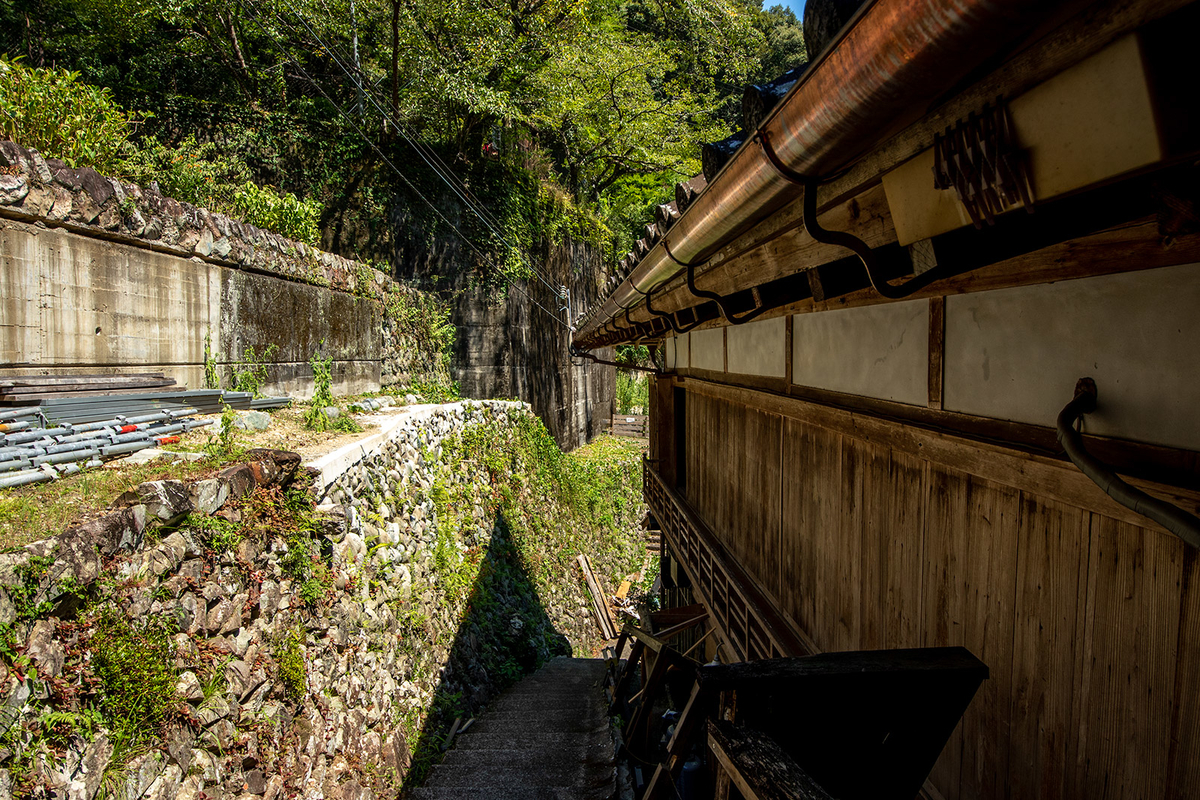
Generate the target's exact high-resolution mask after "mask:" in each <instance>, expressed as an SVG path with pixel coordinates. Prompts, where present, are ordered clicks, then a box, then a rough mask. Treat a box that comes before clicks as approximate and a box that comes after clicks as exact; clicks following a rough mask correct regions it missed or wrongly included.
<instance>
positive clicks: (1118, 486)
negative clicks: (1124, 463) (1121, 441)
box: [1058, 378, 1200, 548]
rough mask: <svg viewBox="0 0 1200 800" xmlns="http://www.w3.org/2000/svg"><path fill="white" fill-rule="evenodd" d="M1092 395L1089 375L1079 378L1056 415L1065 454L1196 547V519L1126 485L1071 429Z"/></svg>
mask: <svg viewBox="0 0 1200 800" xmlns="http://www.w3.org/2000/svg"><path fill="white" fill-rule="evenodd" d="M1096 397H1097V391H1096V382H1095V381H1094V380H1092V379H1091V378H1080V379H1079V381H1078V382H1077V383H1076V384H1075V397H1074V399H1072V400H1071V402H1069V403H1067V405H1066V407H1065V408H1063V410H1062V411H1061V412H1060V413H1059V415H1058V443H1059V444H1061V445H1062V447H1063V450H1065V451H1066V452H1067V457H1068V458H1070V459H1071V461H1072V462H1073V463H1074V464H1075V466H1077V467H1079V469H1080V471H1081V472H1082V473H1083V474H1084V475H1087V476H1088V477H1089V478H1091V480H1092V482H1093V483H1095V484H1096V485H1097V486H1099V487H1100V488H1101V489H1103V490H1104V493H1105V494H1107V495H1108V496H1109V497H1111V498H1112V499H1113V500H1116V501H1117V502H1118V503H1120V504H1121V505H1123V506H1125V507H1126V508H1128V509H1131V510H1133V511H1135V512H1137V513H1138V514H1141V515H1142V516H1144V517H1149V518H1150V519H1152V520H1154V521H1155V522H1157V523H1158V524H1159V525H1162V526H1163V527H1164V528H1166V529H1167V530H1169V531H1170V532H1171V533H1173V534H1175V535H1176V536H1178V537H1179V538H1180V539H1183V540H1184V541H1185V542H1187V543H1188V544H1189V545H1191V546H1192V547H1197V548H1200V519H1198V518H1197V517H1196V516H1195V515H1194V514H1189V513H1188V512H1186V511H1184V510H1183V509H1182V508H1179V507H1178V506H1175V505H1173V504H1171V503H1168V502H1166V501H1165V500H1159V499H1158V498H1157V497H1151V496H1150V495H1148V494H1146V493H1145V492H1143V491H1142V490H1140V489H1135V488H1134V487H1132V486H1130V485H1129V484H1128V483H1126V482H1125V481H1123V480H1121V479H1120V478H1119V477H1117V474H1116V473H1115V472H1113V471H1112V470H1111V469H1109V468H1108V465H1106V464H1104V463H1103V462H1102V461H1100V460H1098V459H1097V458H1095V457H1094V456H1092V454H1091V453H1089V452H1088V451H1087V448H1085V447H1084V445H1083V437H1082V436H1080V435H1079V432H1078V431H1077V430H1075V421H1076V420H1077V419H1080V418H1082V417H1083V415H1084V414H1090V413H1091V412H1093V411H1095V410H1096Z"/></svg>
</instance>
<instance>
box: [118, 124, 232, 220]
mask: <svg viewBox="0 0 1200 800" xmlns="http://www.w3.org/2000/svg"><path fill="white" fill-rule="evenodd" d="M120 169H121V172H122V174H123V175H124V176H125V177H127V178H129V179H130V180H131V181H134V182H135V183H138V184H141V185H142V186H148V185H150V183H151V182H157V183H158V187H159V189H160V190H161V191H162V193H163V194H164V195H166V196H167V197H173V198H175V199H176V200H180V201H182V202H184V203H191V204H192V205H195V206H200V207H202V208H207V209H209V210H212V211H224V210H228V209H230V208H231V207H232V204H233V192H234V189H233V187H235V186H238V185H240V184H241V183H242V182H244V181H245V180H247V178H248V177H249V170H248V169H247V167H246V164H245V163H244V162H243V161H242V160H241V159H240V158H237V157H235V156H229V155H226V154H224V153H222V152H221V150H220V149H219V148H218V147H217V145H216V144H215V143H214V142H198V141H196V137H195V136H194V135H191V134H189V135H188V136H186V137H184V138H183V139H182V140H181V141H180V142H179V143H178V144H176V145H174V146H172V145H168V144H165V143H163V142H161V141H159V140H158V139H157V138H156V137H153V136H147V137H145V138H143V139H142V140H141V141H140V142H139V143H138V144H137V145H132V144H131V145H130V146H129V147H128V148H127V150H126V153H125V157H124V159H123V160H122V162H121V164H120Z"/></svg>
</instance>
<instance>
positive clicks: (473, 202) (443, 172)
mask: <svg viewBox="0 0 1200 800" xmlns="http://www.w3.org/2000/svg"><path fill="white" fill-rule="evenodd" d="M285 5H287V7H288V10H289V11H291V13H292V14H293V15H294V16H295V17H296V18H297V19H298V20H299V21H300V24H301V25H303V26H304V28H305V30H306V31H308V34H309V35H310V36H312V38H313V39H315V40H316V42H317V44H318V45H319V46H320V47H321V48H322V49H323V50H324V51H325V52H327V53H328V54H329V56H330V58H332V59H333V61H334V63H335V64H337V66H338V68H339V69H340V70H341V71H342V73H343V74H344V75H345V76H346V77H347V78H349V79H350V81H351V82H352V83H353V84H354V88H355V91H356V92H358V93H359V95H360V96H365V97H366V98H367V99H368V100H370V102H371V105H372V106H374V107H375V110H376V111H378V112H379V114H380V115H381V116H382V117H383V119H384V121H385V122H387V123H388V124H389V125H391V126H392V127H393V128H394V129H395V130H396V131H397V132H398V133H399V134H400V135H401V137H403V139H404V140H405V141H406V142H407V143H408V145H409V146H410V147H412V149H413V150H415V151H416V152H417V155H419V156H420V157H421V159H422V160H423V161H424V162H425V163H426V165H428V166H429V168H430V169H431V170H433V172H434V174H435V175H437V176H438V177H439V178H440V179H441V180H442V182H443V183H445V184H446V186H447V187H449V188H450V190H451V191H452V192H454V193H455V195H456V196H457V197H458V199H459V200H460V201H461V202H462V203H463V204H464V205H465V206H466V207H467V209H468V210H470V211H471V213H473V214H474V215H475V216H476V217H478V218H479V220H480V222H482V223H483V224H484V225H485V226H487V227H488V228H489V229H490V230H491V231H492V233H494V234H495V235H496V236H497V237H499V238H500V240H501V241H502V242H504V244H506V245H507V246H508V247H511V248H512V249H513V250H516V251H517V252H518V253H521V254H522V255H524V256H525V258H526V260H527V262H528V266H529V269H530V271H531V272H532V273H533V275H534V276H535V277H536V278H537V279H538V280H540V281H541V282H542V283H543V284H545V285H546V287H547V288H548V289H550V290H551V291H552V292H555V293H556V294H557V293H558V287H556V286H555V285H554V284H553V283H551V282H550V281H549V280H547V279H546V278H545V277H543V275H542V274H541V273H540V272H539V271H538V269H537V268H536V267H535V266H534V260H533V257H532V255H531V254H529V253H528V252H526V251H524V250H523V249H522V248H521V247H520V246H519V245H516V244H514V243H513V242H511V241H510V240H509V238H508V236H507V235H506V233H505V231H504V230H502V228H503V225H501V223H500V222H499V221H498V220H497V219H496V218H495V217H494V216H493V215H492V213H491V212H490V211H488V209H487V208H486V207H485V206H484V205H483V203H482V202H480V201H479V199H478V198H476V197H475V195H474V194H472V193H471V191H470V189H469V188H467V186H466V183H465V182H463V181H462V180H461V179H460V178H459V177H458V176H457V175H455V174H454V172H453V170H451V169H450V167H449V166H447V165H446V163H445V162H444V161H442V160H441V158H440V157H439V156H438V155H437V153H436V152H435V151H434V150H433V149H432V148H430V147H429V146H428V145H425V144H423V143H421V142H420V141H419V139H418V137H417V136H416V135H415V134H414V133H413V132H412V131H411V130H409V129H408V128H407V127H406V126H405V125H404V124H403V123H402V122H400V121H399V120H398V119H396V118H393V117H392V116H391V115H390V114H389V113H388V111H387V109H386V108H385V107H384V106H382V105H381V104H380V103H379V101H378V99H377V98H376V97H375V94H374V93H373V92H372V91H369V90H368V89H367V88H366V87H365V86H364V85H363V83H362V81H361V79H360V78H359V76H358V75H357V74H356V70H352V69H350V68H349V67H347V66H346V60H345V57H344V56H341V55H339V53H338V51H337V50H336V48H334V47H333V46H331V45H329V44H327V43H326V42H325V41H324V40H323V39H322V38H321V36H320V34H318V33H317V32H316V30H315V29H314V28H313V27H312V25H310V24H309V23H308V21H307V20H306V19H305V18H304V17H303V15H301V14H299V13H298V12H297V11H296V8H295V6H294V5H292V4H291V3H287V2H286V0H285ZM277 16H278V17H279V19H280V21H281V22H283V23H284V24H285V25H288V26H289V27H292V29H293V30H295V27H294V26H292V25H291V24H290V23H289V22H288V21H287V20H286V19H284V18H283V17H282V16H281V15H279V14H278V13H277ZM310 80H311V79H310ZM426 202H428V201H426Z"/></svg>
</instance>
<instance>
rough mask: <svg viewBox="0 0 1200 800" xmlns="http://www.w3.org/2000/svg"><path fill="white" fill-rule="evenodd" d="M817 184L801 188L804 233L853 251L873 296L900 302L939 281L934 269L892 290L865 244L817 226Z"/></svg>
mask: <svg viewBox="0 0 1200 800" xmlns="http://www.w3.org/2000/svg"><path fill="white" fill-rule="evenodd" d="M819 183H820V182H819V181H818V180H816V179H815V178H809V179H807V180H806V181H805V184H804V229H805V230H806V231H808V235H809V236H811V237H812V238H813V240H814V241H817V242H821V243H822V244H832V245H836V246H838V247H844V248H846V249H847V250H851V251H853V253H854V254H855V255H856V256H858V259H859V260H860V261H862V264H863V269H865V270H866V272H867V279H868V280H869V281H870V282H871V287H872V288H873V289H874V290H875V291H876V292H878V293H879V294H881V295H882V296H884V297H886V298H888V299H889V300H900V299H902V298H905V297H908V296H910V295H912V294H913V293H915V292H917V291H919V290H921V289H924V288H925V287H926V286H928V285H929V284H931V283H933V282H934V281H936V280H938V279H939V278H941V277H942V270H941V269H939V268H938V267H934V268H933V269H930V270H926V271H925V272H922V273H921V274H920V275H917V276H916V277H913V278H910V279H909V280H907V281H906V282H905V283H903V284H902V285H900V286H892V285H891V284H890V283H888V282H887V280H885V279H884V277H883V276H882V275H880V274H879V261H878V259H877V258H876V256H875V251H874V250H872V249H871V248H870V247H869V246H868V245H867V243H866V242H864V241H863V240H862V239H860V238H858V237H857V236H855V235H854V234H852V233H846V232H845V231H830V230H826V229H825V228H822V227H821V224H820V223H819V222H817V186H818V184H819Z"/></svg>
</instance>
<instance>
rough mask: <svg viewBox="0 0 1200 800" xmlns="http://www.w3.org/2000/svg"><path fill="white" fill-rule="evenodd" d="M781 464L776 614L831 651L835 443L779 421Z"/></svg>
mask: <svg viewBox="0 0 1200 800" xmlns="http://www.w3.org/2000/svg"><path fill="white" fill-rule="evenodd" d="M783 462H784V463H785V464H787V465H788V468H787V472H786V481H785V483H784V486H783V537H782V539H783V541H782V545H783V546H782V548H781V549H780V554H779V562H780V565H781V568H782V569H783V571H784V577H783V580H782V582H781V598H780V601H781V602H780V607H781V610H782V611H783V612H784V613H786V614H788V615H789V616H790V617H791V618H792V620H793V621H794V622H795V623H796V626H797V627H798V628H800V629H801V630H802V631H804V632H806V633H807V634H808V635H809V636H810V637H811V638H812V639H813V641H814V642H815V643H816V644H817V646H818V647H819V648H821V649H822V650H831V649H835V648H834V647H833V636H832V635H831V633H830V631H831V629H832V628H833V627H834V626H835V624H836V617H835V619H834V620H833V621H831V620H830V618H829V615H830V614H831V613H837V610H836V608H833V606H835V605H836V603H835V601H831V600H830V599H829V598H828V596H827V595H826V591H825V587H826V586H827V584H826V580H827V579H833V580H836V572H837V570H836V565H835V564H834V563H832V561H833V556H832V555H831V550H832V549H833V544H834V543H836V539H837V531H838V529H839V525H840V523H839V510H838V503H839V500H840V497H841V439H840V437H839V436H837V435H836V434H832V433H830V432H829V431H827V430H824V429H821V428H816V427H813V426H811V425H806V424H804V423H803V422H800V421H798V420H794V419H788V420H785V423H784V439H783Z"/></svg>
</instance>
